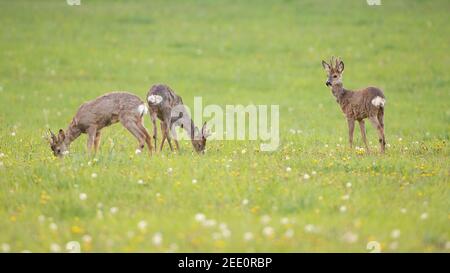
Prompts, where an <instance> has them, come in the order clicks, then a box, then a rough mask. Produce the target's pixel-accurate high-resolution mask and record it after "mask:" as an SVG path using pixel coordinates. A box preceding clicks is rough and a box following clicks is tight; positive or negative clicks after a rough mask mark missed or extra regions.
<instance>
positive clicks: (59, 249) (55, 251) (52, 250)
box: [50, 243, 61, 253]
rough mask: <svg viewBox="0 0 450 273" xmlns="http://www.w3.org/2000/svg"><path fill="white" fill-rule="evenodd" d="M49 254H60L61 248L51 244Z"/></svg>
mask: <svg viewBox="0 0 450 273" xmlns="http://www.w3.org/2000/svg"><path fill="white" fill-rule="evenodd" d="M50 252H53V253H57V252H61V247H60V246H59V245H58V244H56V243H52V244H50Z"/></svg>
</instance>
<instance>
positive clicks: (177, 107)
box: [147, 84, 210, 153]
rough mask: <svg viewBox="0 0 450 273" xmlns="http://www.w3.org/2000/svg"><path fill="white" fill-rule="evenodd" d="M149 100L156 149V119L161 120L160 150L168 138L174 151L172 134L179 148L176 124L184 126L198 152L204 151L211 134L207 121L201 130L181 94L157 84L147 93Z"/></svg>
mask: <svg viewBox="0 0 450 273" xmlns="http://www.w3.org/2000/svg"><path fill="white" fill-rule="evenodd" d="M147 102H148V106H149V110H150V117H151V119H152V123H153V140H154V142H155V149H156V139H157V131H158V129H157V128H156V119H157V118H158V119H159V120H160V121H161V133H162V142H161V146H160V149H159V150H160V151H162V149H163V146H164V142H165V141H166V139H167V142H168V143H169V147H170V150H171V151H173V147H172V141H171V139H172V135H173V138H174V141H175V146H176V147H177V150H179V148H180V147H179V144H178V139H177V135H176V131H175V126H177V125H179V126H180V127H181V128H183V129H184V130H185V131H186V132H187V134H188V135H189V136H190V138H191V142H192V146H193V147H194V149H195V151H196V152H198V153H204V151H205V147H206V139H207V137H208V136H209V135H210V134H209V132H207V131H206V122H205V123H204V124H203V126H202V129H201V131H199V130H198V128H197V127H196V126H195V125H194V122H193V121H192V119H191V118H190V117H189V114H187V113H186V110H185V108H184V105H183V100H182V99H181V97H180V96H178V95H177V94H175V92H174V91H173V90H172V89H171V88H170V87H169V86H167V85H164V84H156V85H153V86H152V87H151V88H150V91H149V92H148V94H147Z"/></svg>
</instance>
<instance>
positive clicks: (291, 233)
mask: <svg viewBox="0 0 450 273" xmlns="http://www.w3.org/2000/svg"><path fill="white" fill-rule="evenodd" d="M293 236H294V230H293V229H292V228H290V229H288V230H286V232H285V233H284V237H286V238H292V237H293Z"/></svg>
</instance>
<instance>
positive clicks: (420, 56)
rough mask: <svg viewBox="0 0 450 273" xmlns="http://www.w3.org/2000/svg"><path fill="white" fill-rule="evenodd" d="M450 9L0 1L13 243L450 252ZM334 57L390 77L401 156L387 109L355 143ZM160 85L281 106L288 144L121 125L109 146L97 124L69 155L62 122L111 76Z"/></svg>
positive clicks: (4, 193) (359, 3)
mask: <svg viewBox="0 0 450 273" xmlns="http://www.w3.org/2000/svg"><path fill="white" fill-rule="evenodd" d="M449 10H450V2H449V1H446V0H442V1H438V0H436V1H420V0H404V1H401V0H392V1H382V5H381V6H369V5H367V3H366V1H365V0H352V1H350V0H338V1H329V0H320V1H318V0H311V1H289V0H285V1H254V0H250V1H219V0H218V1H206V0H205V1H91V0H89V1H88V0H81V5H80V6H69V5H68V4H67V3H66V1H64V0H53V1H21V0H18V1H6V0H3V1H0V109H1V110H0V130H1V131H0V154H2V156H1V158H0V230H1V231H2V232H1V233H0V244H2V245H1V246H2V249H3V250H4V251H6V250H7V251H23V250H30V251H43V252H46V251H66V244H67V243H68V242H70V241H77V242H79V243H80V245H81V251H295V252H297V251H357V252H367V251H369V250H367V248H366V246H367V243H368V242H370V241H377V242H379V243H380V245H381V247H382V251H445V252H448V251H449V248H450V243H449V240H450V238H449V230H450V229H449V227H450V225H449V219H450V218H449V209H450V204H449V201H448V200H450V193H449V178H448V177H449V167H448V156H449V148H448V139H449V132H450V126H449V125H450V108H449V101H450V100H449V99H450V93H449V90H448V88H449V86H450V85H449V83H450V82H449V81H450V77H449V71H450V66H449V63H450V58H449V44H450V43H449V42H450V41H449V36H448V33H449V30H450V25H449V19H448V11H449ZM331 55H337V56H341V57H342V58H343V59H344V61H345V68H346V69H345V74H344V85H345V87H346V88H349V89H357V88H362V87H365V86H368V85H374V86H378V87H380V88H382V89H383V90H384V92H385V95H386V97H387V107H386V114H385V124H386V138H387V142H388V143H389V145H390V147H389V148H388V151H387V154H386V155H385V156H380V155H379V154H378V152H377V145H376V144H377V138H376V133H375V131H374V130H373V129H372V127H370V126H369V125H368V126H367V127H368V137H369V139H370V141H371V142H372V144H371V146H372V147H371V148H372V151H374V153H372V154H370V155H366V154H360V153H358V152H357V151H355V150H350V149H348V148H347V129H346V122H345V120H344V118H343V116H342V114H341V112H340V109H339V107H338V105H337V104H336V102H335V99H334V98H333V97H332V95H331V92H330V91H329V90H328V89H327V88H326V87H325V84H324V82H325V80H326V76H325V72H324V71H323V69H322V67H321V64H320V63H321V60H322V59H325V60H328V59H329V58H330V56H331ZM154 83H166V84H168V85H170V86H171V87H172V88H173V89H174V90H175V91H176V92H177V93H178V94H179V95H181V96H182V97H183V100H184V102H185V103H186V104H188V105H190V106H192V103H193V98H194V96H201V97H202V98H203V102H204V104H218V105H222V106H224V105H226V104H243V105H247V104H250V103H254V104H278V105H280V112H281V113H280V136H281V146H280V149H279V150H278V151H276V152H274V153H261V152H259V151H258V147H259V143H258V142H252V141H234V142H233V141H222V142H219V141H212V142H210V143H208V153H207V154H206V155H205V156H204V157H199V156H197V155H194V154H192V153H191V150H192V148H191V145H190V143H188V142H184V143H183V144H182V152H181V153H180V154H172V153H169V152H168V151H167V150H166V151H164V152H163V153H162V154H157V155H156V156H154V157H152V158H151V159H149V158H148V156H147V154H143V155H142V156H140V157H136V156H134V153H133V152H134V149H135V147H136V141H135V140H134V139H133V137H132V136H131V135H130V134H129V133H128V132H126V131H125V129H123V128H121V126H119V125H118V126H114V127H111V128H109V129H106V130H104V131H105V134H104V137H103V144H102V147H101V151H100V153H99V154H98V155H97V158H95V160H94V159H92V158H89V157H88V156H87V155H86V152H85V148H84V147H85V138H84V137H82V138H80V139H79V140H77V141H76V142H75V143H73V145H72V147H71V150H72V155H71V156H70V157H68V158H66V159H65V160H64V161H60V160H55V159H53V158H52V155H51V153H50V149H49V148H48V147H47V144H46V142H45V140H44V139H43V138H42V136H43V134H44V132H45V129H46V128H47V127H48V126H49V127H50V128H52V129H53V130H57V129H58V128H66V126H67V124H68V123H69V122H70V120H71V118H72V116H73V115H74V114H75V112H76V109H77V108H78V106H79V105H80V104H81V103H82V102H84V101H86V100H90V99H92V98H95V97H97V96H99V95H101V94H103V93H106V92H109V91H113V90H127V91H131V92H134V93H136V94H137V95H139V96H141V97H142V98H144V96H145V94H146V93H147V91H148V90H149V88H150V86H151V85H152V84H154ZM146 126H147V128H149V129H150V130H151V125H150V122H149V119H148V118H147V119H146ZM355 131H356V132H355V139H356V141H357V145H359V146H362V144H361V143H360V142H359V132H358V130H355ZM293 132H295V134H294V133H293ZM13 135H14V136H13ZM288 168H289V169H291V171H286V170H287V169H288ZM169 170H171V171H169ZM93 173H95V174H97V177H96V178H93V177H92V174H93ZM314 173H316V175H314ZM305 174H308V176H310V178H309V179H305ZM194 179H195V180H196V181H198V183H196V184H193V183H192V180H194ZM139 180H143V183H137V181H139ZM348 183H350V184H351V185H350V186H348ZM83 193H84V194H86V195H87V199H86V200H80V198H79V197H80V194H83ZM82 199H83V198H82ZM245 200H247V201H245ZM112 208H117V209H118V212H116V213H114V211H115V209H112ZM197 214H198V215H202V214H204V215H206V217H207V219H209V220H211V221H209V222H208V221H197V220H196V219H195V218H196V217H195V215H197ZM99 215H100V216H99ZM198 215H197V216H198ZM198 218H202V217H198ZM144 224H145V225H144ZM55 225H56V226H57V228H56V229H55ZM144 226H145V228H144ZM400 234H401V235H400ZM158 238H159V239H158ZM160 239H161V241H160Z"/></svg>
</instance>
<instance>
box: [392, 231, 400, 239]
mask: <svg viewBox="0 0 450 273" xmlns="http://www.w3.org/2000/svg"><path fill="white" fill-rule="evenodd" d="M391 237H392V238H393V239H397V238H398V237H400V230H399V229H394V230H393V231H392V232H391Z"/></svg>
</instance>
